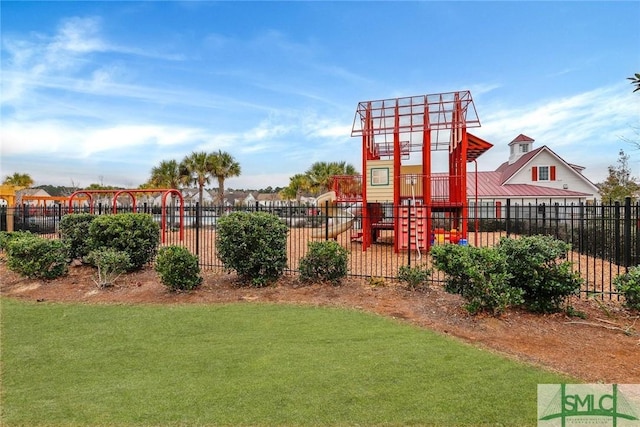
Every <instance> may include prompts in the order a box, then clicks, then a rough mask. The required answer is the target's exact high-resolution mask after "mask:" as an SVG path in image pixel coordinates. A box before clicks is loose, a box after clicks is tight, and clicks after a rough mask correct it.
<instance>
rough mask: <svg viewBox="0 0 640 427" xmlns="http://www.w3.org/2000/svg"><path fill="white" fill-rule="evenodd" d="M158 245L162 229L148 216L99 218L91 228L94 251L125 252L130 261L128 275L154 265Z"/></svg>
mask: <svg viewBox="0 0 640 427" xmlns="http://www.w3.org/2000/svg"><path fill="white" fill-rule="evenodd" d="M159 243H160V226H159V225H158V224H157V223H155V222H154V221H153V218H152V216H151V215H148V214H137V213H122V214H116V215H99V216H97V217H96V218H95V219H94V220H93V221H91V224H90V225H89V247H90V248H91V250H99V249H106V248H111V249H115V250H117V251H122V252H126V253H127V254H128V255H129V260H130V261H131V267H130V268H128V269H127V271H133V270H139V269H140V268H142V267H143V266H144V265H145V264H147V263H148V262H151V261H152V260H153V258H154V257H155V256H156V253H157V251H158V245H159Z"/></svg>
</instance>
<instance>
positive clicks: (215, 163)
mask: <svg viewBox="0 0 640 427" xmlns="http://www.w3.org/2000/svg"><path fill="white" fill-rule="evenodd" d="M211 165H212V168H211V174H212V175H214V176H215V177H216V178H217V179H218V203H220V205H222V204H223V202H224V180H225V179H227V178H230V177H233V176H239V175H240V164H239V163H238V162H237V161H236V160H235V159H234V158H233V156H232V155H231V154H229V153H227V152H226V151H222V150H218V152H217V153H213V154H212V155H211Z"/></svg>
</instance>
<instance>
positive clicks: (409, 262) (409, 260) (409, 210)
mask: <svg viewBox="0 0 640 427" xmlns="http://www.w3.org/2000/svg"><path fill="white" fill-rule="evenodd" d="M408 202H409V205H408V206H407V259H408V260H407V262H408V264H407V265H408V266H409V268H411V199H409V200H408ZM417 243H418V242H417V239H416V246H417Z"/></svg>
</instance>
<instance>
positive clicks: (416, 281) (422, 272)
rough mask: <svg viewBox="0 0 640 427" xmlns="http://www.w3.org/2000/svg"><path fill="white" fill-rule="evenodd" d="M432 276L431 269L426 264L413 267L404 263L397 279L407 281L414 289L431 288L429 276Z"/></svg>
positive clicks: (409, 286)
mask: <svg viewBox="0 0 640 427" xmlns="http://www.w3.org/2000/svg"><path fill="white" fill-rule="evenodd" d="M430 276H431V269H430V268H427V266H426V265H418V266H415V267H411V266H408V265H403V266H401V267H400V269H399V270H398V277H397V279H398V280H400V281H401V282H405V283H406V284H407V287H408V288H409V289H411V290H413V291H415V290H426V289H429V277H430Z"/></svg>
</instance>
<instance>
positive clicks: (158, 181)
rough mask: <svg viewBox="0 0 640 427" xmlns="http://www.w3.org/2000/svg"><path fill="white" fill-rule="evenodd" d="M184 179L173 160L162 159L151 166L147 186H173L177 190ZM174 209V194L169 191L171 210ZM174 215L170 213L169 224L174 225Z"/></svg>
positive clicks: (173, 210)
mask: <svg viewBox="0 0 640 427" xmlns="http://www.w3.org/2000/svg"><path fill="white" fill-rule="evenodd" d="M184 181H185V179H184V177H183V176H181V175H180V165H178V162H177V161H175V160H163V161H161V162H160V164H159V165H158V166H154V167H153V168H151V178H149V181H148V185H149V188H175V189H176V190H179V189H180V187H181V186H182V184H183V183H184ZM175 210H176V195H175V194H173V193H171V212H172V213H174V212H175ZM174 220H175V218H174V215H173V214H172V215H171V218H170V223H171V224H170V226H171V227H173V225H174Z"/></svg>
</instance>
